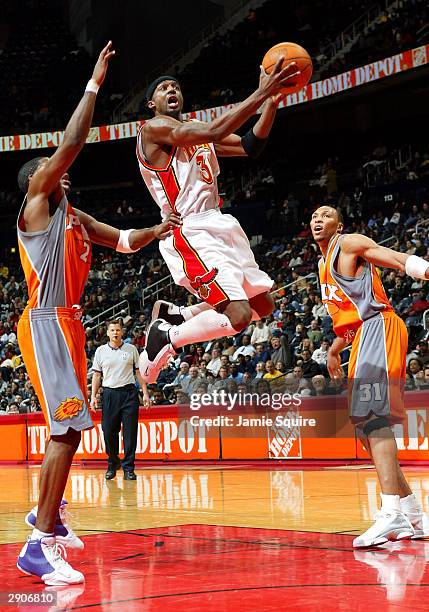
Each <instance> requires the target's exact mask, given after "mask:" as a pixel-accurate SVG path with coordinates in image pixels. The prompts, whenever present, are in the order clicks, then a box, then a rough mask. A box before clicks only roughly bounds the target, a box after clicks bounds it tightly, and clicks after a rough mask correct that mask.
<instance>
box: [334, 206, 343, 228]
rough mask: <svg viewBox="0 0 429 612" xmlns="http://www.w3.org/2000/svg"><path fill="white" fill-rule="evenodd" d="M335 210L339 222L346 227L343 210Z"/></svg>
mask: <svg viewBox="0 0 429 612" xmlns="http://www.w3.org/2000/svg"><path fill="white" fill-rule="evenodd" d="M334 210H335V211H336V213H337V217H338V221H339V222H340V223H342V224H343V225H344V217H343V213H342V212H341V208H334Z"/></svg>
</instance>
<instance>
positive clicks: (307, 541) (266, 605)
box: [0, 462, 429, 612]
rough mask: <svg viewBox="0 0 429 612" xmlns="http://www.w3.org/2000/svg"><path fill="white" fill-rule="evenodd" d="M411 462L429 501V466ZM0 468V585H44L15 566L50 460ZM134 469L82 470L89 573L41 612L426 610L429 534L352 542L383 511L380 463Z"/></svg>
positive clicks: (78, 478) (410, 472)
mask: <svg viewBox="0 0 429 612" xmlns="http://www.w3.org/2000/svg"><path fill="white" fill-rule="evenodd" d="M406 472H407V477H408V479H409V481H410V484H411V486H412V488H413V491H414V492H415V493H416V494H417V495H418V497H419V498H420V499H421V501H422V503H423V506H424V509H425V510H426V511H429V470H427V469H424V468H418V469H417V468H408V469H406ZM1 474H2V477H1V487H0V523H1V525H0V529H1V531H0V572H1V576H2V580H3V585H2V586H1V588H0V591H1V590H7V589H9V590H11V589H13V590H18V591H32V590H36V591H40V592H42V591H44V589H47V588H46V587H44V585H42V584H41V583H39V582H38V581H37V580H35V579H34V578H33V577H30V576H25V575H23V574H21V573H20V572H19V571H18V570H16V568H15V563H16V556H17V554H18V552H19V549H20V546H21V545H22V542H23V541H24V540H25V538H26V536H27V535H28V533H29V531H28V528H27V527H26V525H25V524H24V522H23V519H24V516H25V514H26V512H27V511H28V510H29V508H31V506H32V505H34V504H35V503H36V500H37V490H38V478H39V468H37V467H28V468H27V467H15V466H13V467H9V466H4V467H2V468H1ZM137 474H138V480H137V481H136V482H129V481H124V480H123V478H122V475H121V474H120V473H118V476H117V478H116V479H115V480H114V481H109V482H106V481H105V480H104V470H102V469H98V468H93V467H91V468H86V469H84V468H81V467H73V469H72V472H71V476H70V480H69V484H68V487H67V491H66V498H67V499H68V501H69V506H70V512H71V514H72V515H73V516H72V519H71V520H72V524H73V526H74V528H75V531H76V532H77V533H78V534H79V535H84V538H83V539H84V541H85V550H84V551H83V552H82V553H80V552H77V551H70V552H69V557H68V558H69V560H70V562H71V563H72V564H73V565H74V566H75V567H76V569H79V570H81V571H82V572H83V573H84V574H85V577H86V582H85V585H76V586H74V587H62V588H55V587H49V589H47V590H45V591H44V592H51V591H52V590H54V591H55V592H56V593H57V596H58V606H57V607H50V608H49V607H44V608H43V607H38V608H34V610H43V609H45V610H46V609H51V610H54V609H80V610H86V609H87V610H91V609H94V610H106V611H112V612H113V611H115V612H116V611H122V610H127V612H129V611H134V610H151V611H152V610H184V611H185V610H186V611H188V610H202V609H204V610H205V611H211V610H213V611H215V610H216V611H219V610H276V611H278V610H297V611H301V610H305V611H307V610H309V611H310V610H311V611H312V610H318V609H320V610H323V611H325V610H326V611H331V610H332V611H334V610H341V611H342V610H365V612H368V611H371V610H377V612H381V611H383V610H389V611H390V610H392V611H393V610H394V611H399V610H410V609H413V610H424V611H426V612H427V611H428V610H429V603H428V602H429V588H428V587H429V570H428V568H429V565H428V562H429V541H427V542H424V541H410V542H403V543H400V544H399V543H389V544H386V545H385V546H383V547H379V548H377V549H372V550H365V551H353V549H352V546H351V543H352V539H353V535H355V534H357V533H359V532H361V531H362V530H364V529H365V528H366V527H367V526H368V525H369V524H370V522H371V518H372V516H373V514H374V513H375V511H376V506H377V501H378V500H377V496H378V492H377V484H376V477H375V473H374V471H373V470H372V469H364V467H363V466H361V468H359V469H355V468H353V469H341V468H335V469H332V468H321V469H300V466H299V464H293V465H292V466H290V467H289V464H288V465H287V467H284V464H283V465H282V466H281V467H280V466H279V465H278V464H276V463H274V462H273V463H270V465H269V466H268V467H266V466H264V469H263V468H261V467H260V466H259V467H256V468H254V467H252V465H251V464H241V465H225V466H222V467H219V465H216V466H214V465H209V466H201V465H200V466H194V465H188V466H183V464H182V465H178V464H176V465H163V466H156V467H150V468H148V467H144V468H141V469H138V470H137ZM3 609H4V610H10V609H11V608H10V607H2V606H0V610H3ZM15 609H20V608H15ZM29 609H30V608H29V607H28V606H26V607H22V610H29ZM31 609H33V608H31Z"/></svg>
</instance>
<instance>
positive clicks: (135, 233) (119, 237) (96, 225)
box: [76, 210, 182, 253]
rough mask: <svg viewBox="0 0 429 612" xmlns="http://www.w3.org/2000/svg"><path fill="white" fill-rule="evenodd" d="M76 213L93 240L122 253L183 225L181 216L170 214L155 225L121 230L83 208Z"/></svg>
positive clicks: (132, 250) (160, 237)
mask: <svg viewBox="0 0 429 612" xmlns="http://www.w3.org/2000/svg"><path fill="white" fill-rule="evenodd" d="M76 214H77V216H78V217H79V221H80V222H81V223H82V225H83V226H84V227H85V229H86V231H87V232H88V236H89V238H90V240H91V241H92V242H95V244H99V245H101V246H106V247H110V248H111V249H115V250H116V251H119V252H120V253H133V252H134V251H138V250H139V249H141V248H143V247H144V246H146V245H148V244H149V243H150V242H152V241H153V240H155V239H158V240H164V239H165V238H167V237H168V236H170V235H171V234H172V232H173V230H174V229H175V228H176V227H180V226H181V225H182V222H181V220H180V217H178V216H177V215H175V214H170V215H169V216H168V217H167V219H166V220H165V221H163V222H162V223H160V224H159V225H154V226H153V227H149V228H143V229H131V230H119V229H118V228H116V227H113V226H112V225H107V223H101V221H97V220H96V219H94V217H92V216H91V215H88V214H87V213H85V212H83V211H81V210H76Z"/></svg>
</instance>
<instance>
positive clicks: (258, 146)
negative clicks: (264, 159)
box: [241, 128, 268, 157]
mask: <svg viewBox="0 0 429 612" xmlns="http://www.w3.org/2000/svg"><path fill="white" fill-rule="evenodd" d="M267 141H268V138H258V137H257V136H255V134H254V132H253V128H250V130H249V131H248V132H246V134H244V136H243V137H242V138H241V146H242V147H243V149H244V150H245V151H246V153H247V155H248V156H249V157H259V156H260V154H261V153H262V151H263V150H264V149H265V145H266V144H267Z"/></svg>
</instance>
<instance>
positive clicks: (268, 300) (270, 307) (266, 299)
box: [250, 292, 276, 319]
mask: <svg viewBox="0 0 429 612" xmlns="http://www.w3.org/2000/svg"><path fill="white" fill-rule="evenodd" d="M250 305H251V307H252V308H253V310H255V311H256V312H257V313H258V315H259V316H260V317H261V319H262V318H263V317H268V316H269V315H270V314H271V313H272V312H273V311H274V309H275V307H276V305H275V303H274V300H273V297H272V295H271V294H270V293H268V292H267V293H262V294H261V295H257V296H256V297H255V298H253V299H252V300H250Z"/></svg>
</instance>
